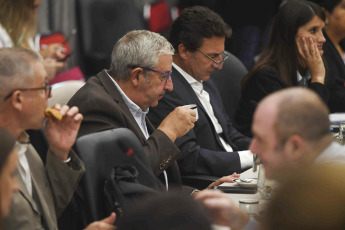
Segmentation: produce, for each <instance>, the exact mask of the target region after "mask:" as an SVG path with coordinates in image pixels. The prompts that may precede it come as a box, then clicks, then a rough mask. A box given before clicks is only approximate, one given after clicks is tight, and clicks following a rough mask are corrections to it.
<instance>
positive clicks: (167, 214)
mask: <svg viewBox="0 0 345 230" xmlns="http://www.w3.org/2000/svg"><path fill="white" fill-rule="evenodd" d="M117 229H118V230H210V229H211V224H210V221H209V218H208V216H207V215H206V211H205V210H204V209H203V208H202V207H201V206H200V205H199V204H198V203H196V201H195V200H193V198H192V197H191V196H190V195H185V194H181V193H175V192H166V193H159V194H155V195H152V196H149V197H145V199H143V200H142V201H140V202H138V203H137V205H136V207H135V209H133V210H132V211H131V212H129V213H127V214H125V215H124V216H123V218H122V219H120V221H119V224H118V228H117Z"/></svg>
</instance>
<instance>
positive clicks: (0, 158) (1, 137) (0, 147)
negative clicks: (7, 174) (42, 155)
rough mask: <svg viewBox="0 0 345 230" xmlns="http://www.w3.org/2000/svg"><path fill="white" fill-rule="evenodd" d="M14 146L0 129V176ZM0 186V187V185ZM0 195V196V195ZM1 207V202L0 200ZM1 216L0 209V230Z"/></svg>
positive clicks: (7, 134) (4, 131)
mask: <svg viewBox="0 0 345 230" xmlns="http://www.w3.org/2000/svg"><path fill="white" fill-rule="evenodd" d="M15 144H16V139H15V138H14V137H13V136H12V135H11V134H10V133H9V132H8V131H6V130H5V129H3V128H0V175H1V174H2V170H3V168H4V166H5V164H6V163H7V159H8V157H9V155H10V153H11V152H12V150H13V148H14V146H15ZM0 186H1V185H0ZM0 195H1V194H0ZM0 206H1V200H0ZM2 215H3V214H2V213H1V209H0V229H1V227H2V226H1V221H2V219H3V216H2Z"/></svg>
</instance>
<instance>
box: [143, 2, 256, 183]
mask: <svg viewBox="0 0 345 230" xmlns="http://www.w3.org/2000/svg"><path fill="white" fill-rule="evenodd" d="M225 36H226V25H225V23H224V21H223V20H222V19H221V18H220V16H219V15H217V14H216V13H214V12H212V11H211V10H209V9H207V8H204V7H201V6H196V7H191V8H186V9H184V10H183V11H182V13H181V15H180V16H179V17H178V18H177V19H176V20H175V21H174V23H173V25H172V27H171V30H170V34H169V41H170V42H171V44H172V45H173V47H174V48H175V55H174V56H173V73H172V78H173V82H174V90H173V91H171V92H167V93H166V94H165V95H164V97H163V99H162V100H161V101H160V102H159V104H158V106H157V107H156V108H152V109H150V112H149V114H148V116H149V119H150V121H151V122H152V123H153V124H154V125H156V126H158V125H159V124H160V123H161V121H162V120H163V119H164V118H165V117H166V116H167V115H168V114H169V113H170V112H171V111H172V110H173V109H174V108H175V107H178V106H181V105H187V104H196V105H197V110H198V115H199V119H198V120H197V121H196V122H195V126H194V128H193V129H192V130H191V131H190V132H188V133H187V134H186V135H185V136H183V137H181V138H179V139H177V140H176V144H177V146H178V147H179V148H180V150H181V152H182V154H181V157H180V158H179V159H178V163H179V167H180V170H181V173H182V174H184V175H186V174H203V175H211V176H219V177H221V176H224V175H229V174H231V173H233V172H237V173H240V172H242V171H244V170H246V169H248V168H250V167H251V165H252V163H253V156H252V154H251V153H250V151H240V150H247V149H248V146H249V143H250V139H249V138H248V137H245V136H243V135H242V134H241V133H239V132H238V131H237V130H236V129H235V128H234V127H233V126H232V124H231V122H230V119H229V117H228V115H227V114H226V112H225V110H224V106H223V104H222V100H221V97H220V94H219V92H218V90H217V88H216V86H215V85H214V83H213V82H212V81H211V80H209V78H210V74H211V73H212V72H213V71H214V70H215V69H216V68H218V69H221V68H222V66H223V62H224V61H226V58H227V56H226V54H225V53H224V42H225ZM234 109H236V108H234Z"/></svg>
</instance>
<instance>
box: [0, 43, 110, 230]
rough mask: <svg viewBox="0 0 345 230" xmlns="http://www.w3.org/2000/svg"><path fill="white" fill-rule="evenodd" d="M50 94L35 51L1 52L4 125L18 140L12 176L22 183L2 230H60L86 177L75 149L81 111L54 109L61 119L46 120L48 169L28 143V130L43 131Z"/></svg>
mask: <svg viewBox="0 0 345 230" xmlns="http://www.w3.org/2000/svg"><path fill="white" fill-rule="evenodd" d="M50 93H51V87H50V85H49V84H48V83H47V73H46V71H45V69H44V66H43V64H42V62H41V61H40V57H39V56H38V55H37V54H36V53H35V52H33V51H31V50H26V49H23V48H4V49H0V97H1V100H0V127H3V128H5V129H6V130H7V131H9V132H10V133H11V134H12V135H13V136H14V137H15V138H16V139H17V141H18V146H19V149H18V159H19V160H18V168H17V169H18V170H17V174H16V175H13V176H17V178H18V182H19V185H20V191H19V192H17V193H16V194H14V196H13V200H12V205H11V209H10V213H9V215H8V217H7V218H6V219H5V220H4V223H3V225H4V226H3V227H4V229H17V230H20V229H23V230H24V229H25V230H26V229H56V230H57V229H58V227H57V218H58V217H59V216H60V215H61V213H62V212H63V210H64V209H65V208H66V206H67V205H68V203H69V202H70V201H71V198H72V195H73V193H74V191H75V189H76V188H77V186H78V184H79V181H80V179H81V177H82V175H83V173H84V170H85V168H84V164H83V163H82V162H81V160H80V159H79V158H78V157H77V155H76V154H75V153H74V151H73V150H71V147H72V145H73V144H74V141H75V139H76V136H77V133H78V129H79V126H80V123H81V121H82V119H83V116H82V115H81V114H80V113H79V112H78V108H76V107H72V108H69V107H68V106H66V105H65V106H59V105H56V109H58V110H59V111H60V112H61V114H62V116H63V117H62V119H61V120H60V121H54V120H52V119H48V120H47V122H46V125H45V135H46V137H47V141H48V143H49V151H48V153H47V160H46V165H44V164H43V162H42V161H41V159H40V157H39V155H38V154H37V152H36V150H35V148H34V147H33V146H32V145H31V144H30V139H29V136H28V135H27V133H26V132H25V130H27V129H41V128H42V126H43V122H44V120H45V119H46V117H45V114H44V111H45V109H46V108H47V106H48V98H49V97H51V94H50ZM0 148H1V146H0ZM112 221H114V216H112ZM96 224H97V223H96ZM107 225H109V224H107ZM109 226H110V227H112V226H111V225H109Z"/></svg>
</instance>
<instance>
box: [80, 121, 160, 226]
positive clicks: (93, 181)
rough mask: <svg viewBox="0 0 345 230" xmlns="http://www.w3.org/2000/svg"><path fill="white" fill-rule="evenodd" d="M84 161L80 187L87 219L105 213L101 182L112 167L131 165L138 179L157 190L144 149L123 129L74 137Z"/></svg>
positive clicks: (92, 219)
mask: <svg viewBox="0 0 345 230" xmlns="http://www.w3.org/2000/svg"><path fill="white" fill-rule="evenodd" d="M74 149H75V150H76V152H77V154H78V155H79V157H80V158H81V160H82V161H83V162H84V165H85V169H86V171H85V175H84V177H83V178H82V181H81V186H82V189H83V194H84V198H85V206H86V213H87V215H88V216H87V221H88V222H92V221H95V220H100V219H102V218H104V217H106V216H107V215H108V213H106V207H105V195H104V192H103V190H104V182H105V180H106V179H108V177H109V176H110V173H111V170H112V168H114V166H121V165H124V164H129V165H133V166H135V167H136V168H137V170H138V173H139V175H138V181H139V182H140V183H141V184H143V185H146V186H148V187H150V188H154V189H158V182H157V179H156V177H155V176H154V174H153V171H152V169H151V167H150V164H149V161H148V159H147V156H146V154H145V152H144V149H143V148H142V146H141V143H140V142H139V140H138V138H137V137H136V136H135V134H134V133H133V132H132V131H131V130H129V129H127V128H117V129H111V130H106V131H102V132H97V133H92V134H88V135H85V136H82V137H80V138H78V139H77V141H76V144H75V148H74Z"/></svg>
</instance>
